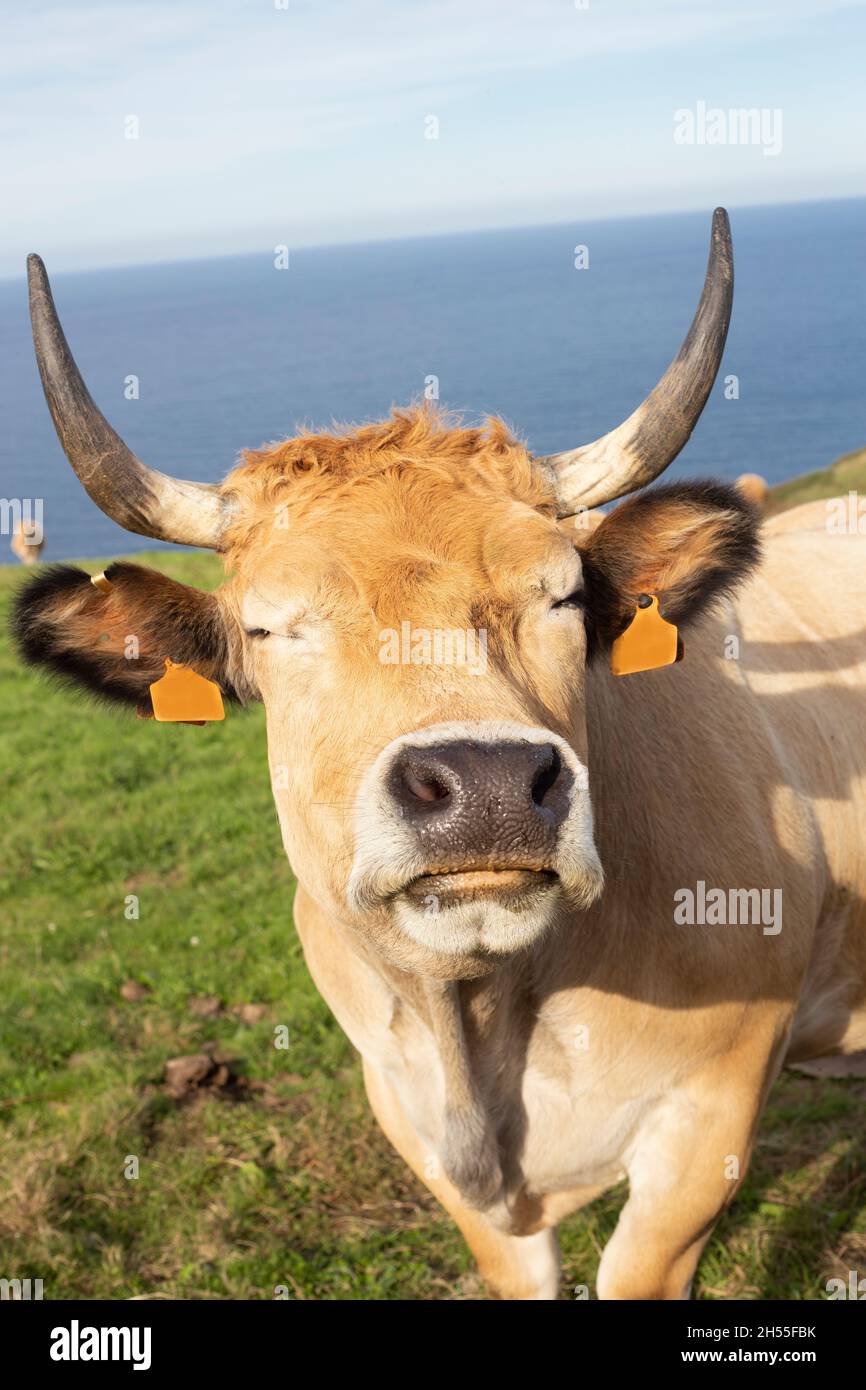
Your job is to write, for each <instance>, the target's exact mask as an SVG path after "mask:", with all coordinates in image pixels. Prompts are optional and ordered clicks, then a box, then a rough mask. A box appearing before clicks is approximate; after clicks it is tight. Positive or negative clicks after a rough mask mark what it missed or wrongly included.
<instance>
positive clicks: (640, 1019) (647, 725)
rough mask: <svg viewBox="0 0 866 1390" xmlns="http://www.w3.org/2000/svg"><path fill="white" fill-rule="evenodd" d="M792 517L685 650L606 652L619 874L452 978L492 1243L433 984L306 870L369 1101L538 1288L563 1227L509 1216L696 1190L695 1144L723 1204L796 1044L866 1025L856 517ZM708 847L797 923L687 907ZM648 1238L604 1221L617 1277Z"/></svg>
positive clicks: (594, 717)
mask: <svg viewBox="0 0 866 1390" xmlns="http://www.w3.org/2000/svg"><path fill="white" fill-rule="evenodd" d="M822 507H823V504H822ZM813 511H814V508H812V509H809V508H804V509H803V513H802V520H803V521H804V523H807V524H808V523H811V521H813V520H814V518H813V516H812V512H813ZM825 514H826V513H825ZM796 522H797V513H796V512H794V513H788V514H786V515H785V518H784V522H781V519H780V522H778V523H775V524H774V523H770V524H769V526H768V528H767V539H766V544H765V550H764V563H763V565H762V567H761V570H760V571H759V573H758V574H757V575H756V576H755V577H754V578H753V579H752V581H751V582H750V583H749V584H747V585H746V586H745V587H744V589H743V590H742V591H741V592H740V594H739V595H738V597H737V599H736V600H735V601H730V602H729V603H727V604H726V605H725V606H724V608H723V609H722V610H721V611H720V612H719V613H718V614H717V615H716V616H715V617H714V618H713V619H712V620H710V621H707V622H705V623H704V624H703V625H702V627H701V629H700V630H699V631H697V632H696V633H695V634H694V636H693V637H692V638H691V639H690V642H689V649H688V660H687V662H685V663H683V664H682V665H679V666H676V667H673V668H669V669H668V670H666V671H661V672H657V673H653V674H652V675H647V676H645V677H643V678H638V679H634V680H625V681H618V680H616V679H615V678H613V677H612V676H611V675H610V674H609V672H608V671H607V669H606V668H605V667H599V668H598V669H596V670H594V671H593V673H592V676H591V678H590V681H589V687H588V704H589V716H588V725H589V728H590V730H591V731H594V733H595V737H594V738H593V735H592V733H591V734H590V758H589V765H590V768H591V790H592V797H593V803H594V806H595V825H596V840H597V844H598V847H599V853H600V857H601V860H602V863H603V864H604V866H605V870H606V880H605V892H604V895H603V897H602V898H601V899H600V901H599V902H598V903H596V904H595V905H594V906H593V907H591V908H590V909H589V910H587V911H585V912H581V913H579V914H575V915H574V916H573V917H572V918H571V920H570V921H568V922H567V923H564V924H563V925H562V926H561V927H560V929H559V930H558V931H557V932H556V933H555V934H554V935H552V936H551V937H549V938H547V939H545V940H544V941H543V942H542V943H541V944H540V946H539V947H538V948H537V949H536V950H535V951H534V952H533V953H532V955H531V956H530V957H529V958H521V959H519V960H517V961H515V962H513V963H510V964H508V965H506V966H504V967H502V968H501V969H500V970H498V971H497V972H496V973H495V974H493V975H492V976H486V977H484V978H483V979H481V980H479V981H475V982H471V983H466V984H461V985H458V986H456V990H457V993H458V994H459V998H460V1010H461V1013H462V1015H463V1019H464V1023H465V1026H466V1028H467V1033H468V1037H469V1040H470V1041H469V1051H470V1054H471V1058H472V1069H473V1073H474V1075H475V1077H476V1079H477V1081H478V1084H479V1087H480V1090H481V1092H482V1095H483V1099H484V1104H485V1107H486V1109H487V1110H488V1112H489V1114H490V1115H491V1117H492V1118H493V1120H494V1123H495V1127H496V1130H497V1135H498V1139H499V1142H500V1145H501V1149H502V1155H503V1167H504V1169H505V1176H506V1183H507V1209H501V1210H497V1211H495V1212H494V1213H493V1214H492V1220H491V1219H490V1218H488V1219H487V1222H486V1224H489V1225H490V1226H491V1227H492V1228H493V1229H491V1231H490V1234H489V1240H488V1242H487V1244H485V1240H484V1236H483V1225H484V1224H485V1219H484V1218H479V1217H478V1216H476V1215H475V1214H474V1213H472V1212H471V1208H469V1207H467V1208H466V1210H464V1211H463V1212H461V1206H462V1205H463V1202H462V1199H461V1197H460V1194H459V1193H457V1191H456V1190H455V1189H454V1188H453V1185H452V1184H450V1183H448V1182H447V1180H445V1181H444V1182H443V1180H442V1165H441V1161H437V1155H438V1154H439V1151H440V1149H441V1145H442V1141H443V1131H444V1110H445V1081H444V1069H443V1062H442V1052H443V1045H444V1046H445V1047H447V1041H445V1042H444V1043H443V1038H442V1036H441V1031H440V1028H439V1027H437V1024H436V1017H437V1015H436V1012H435V1010H434V1011H431V1008H430V1003H429V999H428V998H427V996H426V994H425V991H424V990H421V989H419V988H418V985H417V982H416V981H415V980H414V979H412V978H411V977H406V976H402V975H401V974H399V973H397V972H395V971H393V970H388V969H387V968H383V967H382V965H381V964H380V963H378V962H376V961H375V960H373V959H372V958H371V957H370V955H369V953H368V952H365V951H363V950H361V951H359V950H358V949H357V948H356V946H355V945H353V937H352V934H351V933H350V932H347V931H346V930H345V929H344V928H342V927H341V925H340V923H339V921H337V920H335V919H334V918H333V917H331V916H329V914H328V913H327V912H324V911H322V910H321V909H320V908H319V907H317V905H316V904H315V902H314V901H313V900H312V899H311V898H310V897H308V896H307V895H306V894H305V893H304V891H303V889H301V891H300V892H299V895H298V899H297V904H296V921H297V925H298V929H299V932H300V934H301V937H302V940H303V943H304V949H305V954H306V958H307V961H308V965H309V968H310V971H311V973H312V975H313V978H314V980H315V981H316V984H317V986H318V988H319V990H320V991H321V993H322V995H323V996H324V998H325V999H326V1000H327V1002H328V1004H329V1005H330V1007H331V1009H332V1010H333V1012H334V1014H335V1015H336V1017H337V1019H338V1021H339V1022H340V1024H341V1026H342V1027H343V1029H344V1030H345V1031H346V1033H347V1034H348V1036H349V1037H350V1038H351V1040H352V1042H353V1043H354V1045H355V1046H356V1047H357V1048H358V1050H359V1051H360V1053H361V1054H362V1056H363V1058H364V1065H365V1074H366V1076H367V1081H368V1089H369V1090H370V1094H371V1100H373V1103H374V1106H375V1107H376V1108H377V1111H378V1112H379V1113H380V1117H381V1118H384V1119H385V1124H386V1129H388V1130H389V1132H390V1133H391V1136H392V1138H393V1139H394V1140H395V1142H397V1145H398V1147H400V1148H401V1151H402V1152H403V1154H404V1157H406V1158H407V1160H409V1161H410V1162H413V1164H414V1166H415V1167H416V1168H417V1169H419V1171H420V1173H421V1175H422V1176H424V1177H425V1179H426V1180H428V1181H429V1182H430V1185H431V1187H433V1189H434V1191H436V1190H437V1189H438V1191H439V1195H440V1196H442V1197H443V1198H444V1199H445V1200H446V1204H447V1205H449V1206H450V1207H451V1209H452V1212H453V1214H454V1215H456V1216H457V1217H458V1218H459V1217H460V1216H461V1215H462V1216H463V1219H464V1224H466V1223H468V1226H469V1234H470V1239H472V1236H473V1235H474V1236H475V1243H476V1246H477V1247H478V1248H479V1250H480V1252H481V1259H482V1267H483V1265H484V1251H485V1249H488V1248H489V1249H490V1250H491V1251H492V1254H491V1255H489V1256H488V1269H487V1273H488V1275H489V1277H490V1278H491V1281H492V1283H493V1284H494V1285H495V1284H496V1283H497V1281H499V1282H500V1283H501V1285H502V1286H503V1287H504V1289H505V1290H506V1291H508V1290H510V1289H511V1290H513V1289H514V1288H515V1287H516V1288H518V1289H519V1290H520V1292H521V1293H522V1294H523V1296H531V1295H532V1294H533V1293H534V1294H535V1295H536V1296H544V1294H545V1293H549V1292H550V1289H551V1286H552V1283H553V1282H554V1281H555V1274H554V1271H555V1263H554V1257H553V1252H552V1247H550V1246H545V1247H544V1249H546V1250H547V1257H546V1258H545V1257H544V1255H543V1249H542V1248H541V1247H540V1246H539V1243H538V1242H537V1241H536V1242H525V1241H520V1240H517V1241H515V1240H511V1241H509V1240H508V1239H507V1238H504V1237H503V1236H501V1235H500V1234H499V1231H502V1230H505V1231H510V1232H511V1233H512V1234H513V1235H518V1236H523V1235H525V1234H527V1233H529V1232H532V1231H536V1230H538V1229H540V1228H544V1227H550V1226H554V1225H555V1224H556V1223H557V1222H558V1221H559V1220H560V1219H561V1218H562V1217H563V1216H564V1215H566V1214H567V1213H568V1211H570V1210H573V1209H574V1208H575V1207H578V1206H580V1205H582V1203H583V1202H584V1201H585V1200H587V1198H589V1197H592V1196H594V1195H596V1194H597V1193H598V1192H599V1191H601V1190H603V1189H604V1188H606V1187H608V1186H610V1185H611V1184H613V1183H615V1182H616V1181H617V1180H619V1179H620V1178H622V1177H625V1176H627V1177H629V1179H630V1181H631V1189H632V1196H631V1199H630V1202H629V1204H628V1206H627V1208H626V1214H625V1215H624V1217H623V1223H622V1228H623V1229H628V1225H629V1223H630V1222H638V1223H639V1222H640V1220H641V1216H640V1214H639V1208H640V1205H641V1202H642V1194H643V1193H644V1189H645V1188H646V1186H647V1185H649V1186H650V1187H652V1186H653V1185H655V1184H660V1186H661V1188H662V1190H663V1192H664V1191H665V1190H666V1191H667V1192H668V1193H669V1194H670V1195H671V1196H673V1194H674V1193H677V1194H681V1193H682V1187H683V1180H684V1177H685V1173H684V1168H686V1169H690V1170H692V1182H693V1183H694V1185H695V1186H696V1187H697V1188H698V1189H699V1190H701V1192H702V1194H703V1196H704V1197H705V1198H706V1201H707V1213H706V1215H707V1219H710V1218H711V1217H712V1216H714V1215H715V1214H716V1211H717V1210H718V1209H719V1208H720V1207H721V1206H722V1205H723V1204H724V1202H725V1201H726V1200H727V1198H728V1197H729V1196H730V1195H732V1193H733V1191H734V1189H735V1187H736V1178H738V1177H739V1176H740V1175H741V1174H742V1172H743V1171H744V1170H745V1166H746V1162H747V1160H748V1152H749V1147H750V1144H751V1138H752V1133H753V1129H754V1124H755V1121H756V1119H757V1117H758V1114H759V1111H760V1106H761V1103H762V1100H763V1097H764V1095H765V1093H766V1089H767V1087H768V1086H769V1085H770V1084H771V1083H772V1081H773V1079H774V1078H775V1075H776V1074H777V1072H778V1069H779V1067H780V1066H781V1064H782V1062H783V1060H784V1059H785V1058H786V1056H787V1057H788V1058H790V1059H794V1060H800V1059H805V1058H810V1057H814V1056H818V1055H826V1054H827V1053H829V1052H835V1051H844V1052H853V1051H857V1050H859V1049H864V1048H866V907H864V903H866V842H864V841H866V837H864V834H863V828H862V827H863V824H864V819H866V751H864V747H863V741H862V701H863V690H864V686H866V635H864V632H863V623H862V618H861V616H860V615H862V614H863V613H864V612H866V539H863V538H861V537H858V536H854V535H851V536H847V535H846V536H835V535H828V534H827V532H826V530H824V531H820V532H819V531H813V532H812V533H811V534H806V533H804V532H802V531H800V530H799V529H798V528H797V526H796ZM804 576H807V577H808V578H804ZM731 637H736V638H737V639H738V641H739V653H738V655H737V653H736V651H735V650H734V649H732V646H731V643H730V640H729V639H730V638H731ZM732 655H733V659H731V657H732ZM696 866H700V875H701V877H702V878H704V879H705V881H706V884H707V888H710V887H718V888H724V889H726V890H727V889H729V888H735V889H736V888H744V889H751V888H764V889H781V891H782V904H783V915H782V922H781V930H779V931H776V930H775V926H776V925H777V924H774V923H771V922H769V921H767V922H765V923H761V922H757V923H748V924H741V925H735V924H734V925H726V926H719V925H715V926H712V927H708V926H706V925H704V926H701V925H699V924H695V925H685V924H684V925H678V924H675V922H674V895H675V892H676V890H677V889H680V888H685V887H692V888H695V880H696ZM765 926H766V928H767V930H766V932H765V930H764V928H765ZM431 1018H432V1019H433V1022H431ZM700 1170H704V1171H703V1173H700ZM699 1174H700V1176H699ZM437 1178H438V1181H437ZM655 1200H657V1197H656V1199H655ZM678 1205H679V1203H678V1201H675V1202H674V1208H675V1209H676V1208H677V1207H678ZM657 1214H658V1207H657V1206H654V1207H653V1210H652V1212H651V1215H650V1219H656V1218H657ZM672 1225H673V1229H672V1231H671V1241H672V1242H673V1243H675V1242H676V1237H677V1228H676V1225H675V1223H672ZM479 1226H481V1227H482V1234H481V1235H479V1234H478V1230H477V1228H478V1227H479ZM647 1234H648V1233H647ZM639 1240H640V1238H639V1235H635V1237H633V1238H631V1239H630V1240H629V1241H628V1244H627V1246H626V1250H627V1254H626V1257H625V1258H624V1259H623V1261H622V1262H621V1266H622V1267H620V1261H619V1259H618V1258H617V1255H616V1252H617V1250H618V1247H617V1244H616V1240H615V1241H614V1243H613V1246H612V1247H611V1250H612V1252H613V1258H610V1257H609V1258H608V1262H607V1267H606V1268H605V1266H604V1265H603V1267H602V1275H601V1281H602V1284H601V1286H602V1287H604V1277H605V1274H609V1275H610V1277H611V1280H612V1281H613V1283H614V1284H615V1286H616V1292H618V1293H619V1294H620V1296H622V1295H625V1296H636V1297H639V1296H647V1295H648V1296H652V1295H656V1296H657V1295H658V1294H659V1293H661V1292H663V1291H664V1290H663V1289H662V1288H660V1287H659V1286H658V1284H657V1283H655V1282H654V1279H655V1271H653V1270H645V1269H643V1268H642V1267H641V1265H640V1262H637V1263H635V1260H634V1251H635V1246H636V1244H638V1243H639ZM668 1292H671V1290H668Z"/></svg>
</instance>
